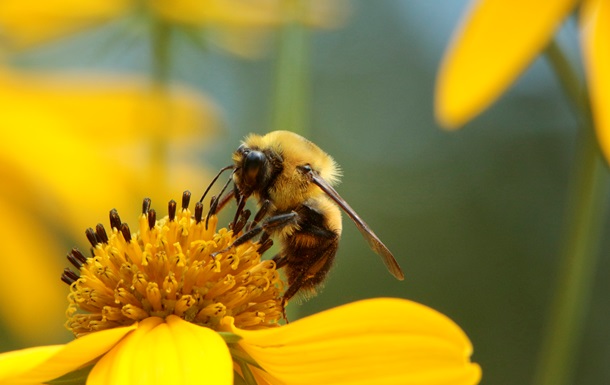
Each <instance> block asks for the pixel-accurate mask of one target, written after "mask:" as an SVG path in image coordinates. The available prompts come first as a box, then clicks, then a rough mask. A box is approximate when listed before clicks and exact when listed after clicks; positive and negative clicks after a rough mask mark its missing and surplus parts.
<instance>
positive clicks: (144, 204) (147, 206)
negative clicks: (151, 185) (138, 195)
mask: <svg viewBox="0 0 610 385" xmlns="http://www.w3.org/2000/svg"><path fill="white" fill-rule="evenodd" d="M150 204H151V202H150V198H144V201H143V202H142V214H146V213H148V210H150Z"/></svg>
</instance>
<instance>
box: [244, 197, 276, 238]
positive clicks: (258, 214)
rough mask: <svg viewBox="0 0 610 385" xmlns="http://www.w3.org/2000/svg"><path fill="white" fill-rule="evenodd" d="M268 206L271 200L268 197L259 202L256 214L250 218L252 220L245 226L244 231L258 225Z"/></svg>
mask: <svg viewBox="0 0 610 385" xmlns="http://www.w3.org/2000/svg"><path fill="white" fill-rule="evenodd" d="M269 207H271V201H269V199H265V201H264V202H263V204H261V208H260V209H258V211H257V212H256V214H255V215H254V219H253V220H252V222H250V223H249V224H248V225H247V226H246V231H249V230H250V229H251V228H253V227H254V226H256V225H258V222H260V221H261V220H262V219H263V218H264V217H265V215H267V212H268V211H269Z"/></svg>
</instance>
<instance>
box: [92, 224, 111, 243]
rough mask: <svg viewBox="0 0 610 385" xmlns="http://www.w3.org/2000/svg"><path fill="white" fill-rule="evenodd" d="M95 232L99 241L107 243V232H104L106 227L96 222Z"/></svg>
mask: <svg viewBox="0 0 610 385" xmlns="http://www.w3.org/2000/svg"><path fill="white" fill-rule="evenodd" d="M95 234H96V235H97V238H98V239H99V240H100V243H106V244H107V243H108V234H106V229H105V228H104V225H102V224H101V223H98V224H97V226H95Z"/></svg>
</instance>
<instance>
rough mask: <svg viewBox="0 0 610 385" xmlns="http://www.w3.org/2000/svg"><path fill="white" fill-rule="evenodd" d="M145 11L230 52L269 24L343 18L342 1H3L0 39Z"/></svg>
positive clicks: (45, 34)
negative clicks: (202, 33) (199, 31)
mask: <svg viewBox="0 0 610 385" xmlns="http://www.w3.org/2000/svg"><path fill="white" fill-rule="evenodd" d="M138 14H141V15H146V16H151V17H154V18H158V19H160V20H163V21H165V22H168V23H171V24H175V25H178V26H183V27H201V26H205V27H207V28H208V32H209V33H210V34H211V35H212V36H213V37H214V38H215V40H216V41H217V42H219V43H220V44H222V45H224V46H225V47H227V48H229V49H232V50H234V51H237V52H238V53H240V52H239V51H240V50H241V51H244V53H249V52H248V51H253V50H255V48H253V47H251V46H250V45H253V46H254V47H256V46H257V45H260V41H259V40H260V39H258V38H259V37H260V36H261V35H264V34H265V33H266V32H268V30H269V28H272V27H277V26H279V25H281V24H283V23H286V22H291V21H297V22H300V23H303V24H305V25H308V26H312V27H317V28H328V27H333V26H336V25H339V24H341V23H342V22H343V21H344V19H345V14H346V1H345V0H307V1H302V0H296V1H295V0H146V1H137V0H92V1H85V2H83V1H78V0H48V1H44V2H39V1H36V0H3V1H1V2H0V41H2V40H4V42H5V43H7V44H8V45H9V46H11V47H14V48H25V47H29V46H32V45H34V44H38V43H41V42H45V41H48V40H51V39H55V38H58V37H60V36H63V35H66V34H69V33H74V32H78V31H79V30H80V29H83V28H86V27H89V26H91V25H96V24H100V23H102V22H107V21H110V20H113V19H118V18H121V17H125V16H129V15H138Z"/></svg>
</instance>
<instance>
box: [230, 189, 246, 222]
mask: <svg viewBox="0 0 610 385" xmlns="http://www.w3.org/2000/svg"><path fill="white" fill-rule="evenodd" d="M235 197H236V198H237V211H235V217H234V218H233V222H232V223H231V228H235V224H236V223H237V220H238V219H239V217H240V216H241V213H242V211H244V207H245V206H246V198H244V196H243V195H236V196H235Z"/></svg>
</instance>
